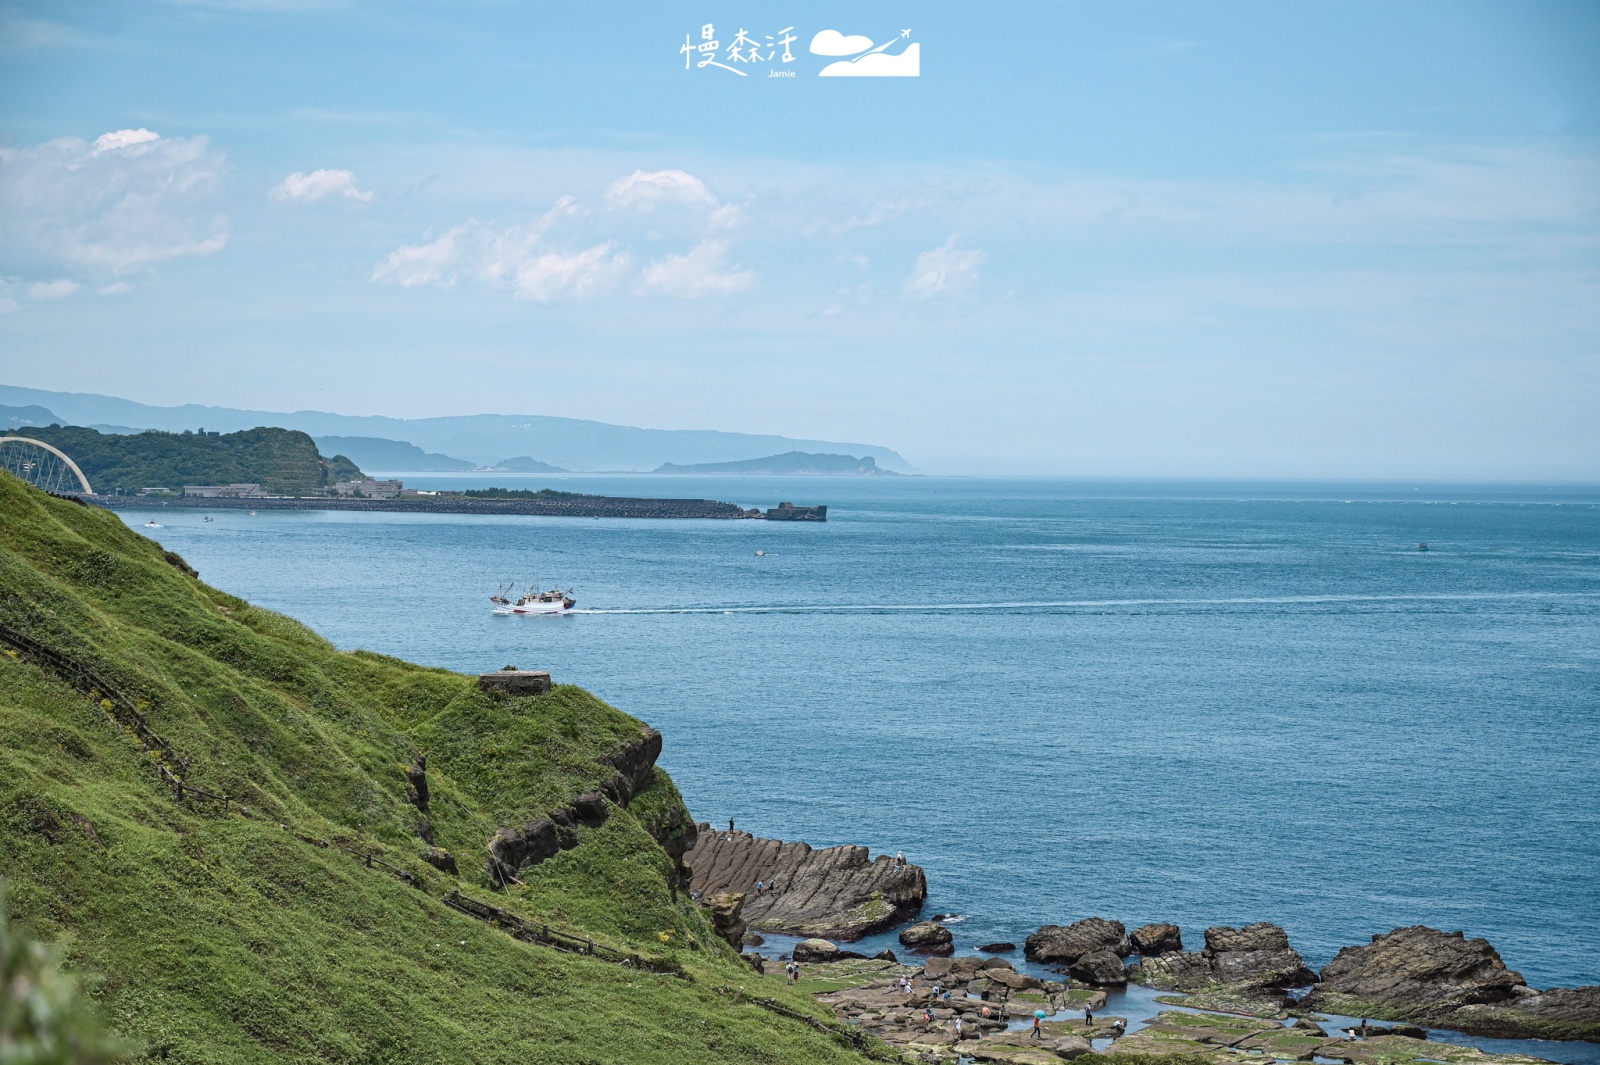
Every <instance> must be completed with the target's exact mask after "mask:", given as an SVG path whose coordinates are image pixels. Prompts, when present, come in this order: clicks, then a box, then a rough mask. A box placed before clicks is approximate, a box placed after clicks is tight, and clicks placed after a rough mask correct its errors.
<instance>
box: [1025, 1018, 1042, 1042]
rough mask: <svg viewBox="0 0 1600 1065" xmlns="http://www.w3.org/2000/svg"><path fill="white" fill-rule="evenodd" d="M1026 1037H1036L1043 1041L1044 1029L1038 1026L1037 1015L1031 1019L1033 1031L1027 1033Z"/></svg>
mask: <svg viewBox="0 0 1600 1065" xmlns="http://www.w3.org/2000/svg"><path fill="white" fill-rule="evenodd" d="M1028 1038H1029V1039H1037V1040H1039V1041H1040V1042H1041V1043H1042V1042H1044V1029H1043V1028H1040V1027H1039V1018H1037V1017H1035V1018H1034V1019H1033V1031H1031V1032H1029V1033H1028Z"/></svg>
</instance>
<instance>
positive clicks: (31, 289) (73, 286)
mask: <svg viewBox="0 0 1600 1065" xmlns="http://www.w3.org/2000/svg"><path fill="white" fill-rule="evenodd" d="M82 287H83V286H81V285H79V284H78V283H77V282H76V281H72V280H70V279H68V278H65V277H63V278H61V279H59V280H57V281H35V282H34V283H33V284H31V285H29V286H28V298H29V299H31V300H64V299H66V298H67V297H68V296H70V295H72V294H73V293H74V292H76V291H78V289H80V288H82Z"/></svg>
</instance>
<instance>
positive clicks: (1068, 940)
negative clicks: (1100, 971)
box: [1022, 917, 1133, 965]
mask: <svg viewBox="0 0 1600 1065" xmlns="http://www.w3.org/2000/svg"><path fill="white" fill-rule="evenodd" d="M1022 950H1023V954H1024V956H1025V957H1027V959H1028V960H1029V961H1039V962H1055V963H1060V964H1065V965H1071V964H1072V963H1073V962H1075V961H1077V960H1078V959H1079V958H1081V957H1083V956H1084V955H1085V954H1093V953H1094V952H1095V951H1097V950H1109V951H1111V952H1112V953H1113V954H1115V955H1117V956H1118V957H1121V958H1126V957H1127V956H1128V955H1129V954H1132V953H1133V943H1132V942H1131V941H1130V940H1129V939H1128V930H1127V929H1126V928H1124V927H1123V924H1122V922H1121V921H1108V920H1106V919H1105V918H1104V917H1089V918H1085V919H1084V920H1082V921H1074V922H1073V923H1072V924H1069V925H1058V924H1047V925H1045V926H1044V927H1043V928H1040V929H1039V930H1038V931H1037V932H1035V933H1033V935H1031V936H1029V937H1028V939H1027V942H1025V943H1024V944H1023V947H1022Z"/></svg>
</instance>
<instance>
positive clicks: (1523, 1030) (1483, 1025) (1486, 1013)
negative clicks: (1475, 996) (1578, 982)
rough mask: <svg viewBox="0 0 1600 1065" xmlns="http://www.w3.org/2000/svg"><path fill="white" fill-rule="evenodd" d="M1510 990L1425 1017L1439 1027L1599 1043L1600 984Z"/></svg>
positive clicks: (1523, 1037)
mask: <svg viewBox="0 0 1600 1065" xmlns="http://www.w3.org/2000/svg"><path fill="white" fill-rule="evenodd" d="M1520 990H1521V992H1522V993H1518V992H1519V989H1518V988H1513V989H1512V997H1511V998H1509V999H1507V1000H1506V1001H1505V1002H1501V1003H1476V1004H1473V1005H1470V1006H1462V1007H1461V1008H1459V1009H1457V1010H1453V1011H1452V1012H1450V1013H1447V1014H1443V1015H1436V1016H1434V1017H1430V1018H1428V1020H1427V1023H1428V1024H1431V1025H1433V1026H1434V1027H1438V1028H1453V1029H1456V1030H1458V1031H1463V1032H1470V1033H1471V1034H1473V1035H1487V1036H1494V1037H1496V1038H1500V1039H1582V1040H1586V1041H1588V1042H1591V1043H1600V987H1577V988H1566V987H1553V988H1551V989H1550V990H1548V991H1538V992H1535V991H1532V989H1531V988H1522V989H1520Z"/></svg>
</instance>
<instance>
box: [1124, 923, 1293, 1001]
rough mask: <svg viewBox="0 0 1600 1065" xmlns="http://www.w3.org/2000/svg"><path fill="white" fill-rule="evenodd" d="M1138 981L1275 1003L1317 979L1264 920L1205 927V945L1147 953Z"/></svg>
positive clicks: (1280, 933) (1283, 936)
mask: <svg viewBox="0 0 1600 1065" xmlns="http://www.w3.org/2000/svg"><path fill="white" fill-rule="evenodd" d="M1137 977H1138V980H1139V982H1140V983H1142V984H1146V985H1148V986H1150V987H1158V988H1161V989H1163V990H1168V991H1190V992H1208V993H1212V994H1214V995H1220V996H1221V999H1225V1000H1227V1001H1229V1002H1232V1003H1236V1004H1248V1003H1250V1002H1252V1001H1259V1002H1260V1003H1261V1004H1262V1005H1263V1006H1266V1007H1270V1008H1274V1009H1275V1008H1276V1007H1277V1006H1279V1005H1282V1004H1283V1003H1284V1002H1285V1001H1286V997H1287V996H1286V994H1285V991H1286V990H1287V989H1288V988H1291V987H1304V986H1305V985H1306V984H1309V983H1311V982H1312V981H1314V980H1315V979H1316V974H1315V973H1313V972H1312V971H1311V970H1310V969H1309V968H1307V967H1306V963H1305V959H1304V958H1302V957H1301V956H1300V954H1299V952H1298V951H1296V950H1295V949H1294V948H1293V947H1291V946H1290V945H1289V936H1288V933H1286V932H1285V931H1284V930H1283V929H1282V928H1279V927H1278V926H1277V925H1275V924H1267V923H1265V922H1262V923H1258V924H1253V925H1249V926H1247V927H1245V928H1229V927H1227V926H1224V925H1218V926H1216V927H1213V928H1208V929H1206V949H1205V950H1204V951H1202V952H1200V953H1198V954H1196V953H1195V952H1193V951H1187V950H1177V951H1171V952H1168V953H1165V954H1158V955H1156V956H1155V957H1153V958H1146V959H1144V961H1143V962H1142V963H1141V964H1140V965H1139V967H1138V972H1137Z"/></svg>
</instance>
